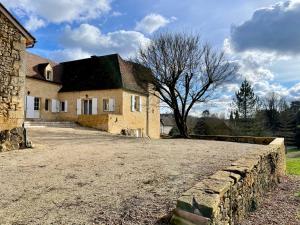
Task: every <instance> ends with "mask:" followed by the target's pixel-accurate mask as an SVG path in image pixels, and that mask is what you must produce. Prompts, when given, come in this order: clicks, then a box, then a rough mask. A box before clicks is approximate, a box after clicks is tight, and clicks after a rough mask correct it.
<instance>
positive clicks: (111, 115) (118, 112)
mask: <svg viewBox="0 0 300 225" xmlns="http://www.w3.org/2000/svg"><path fill="white" fill-rule="evenodd" d="M132 95H138V94H136V93H133V92H129V91H125V90H122V89H115V90H98V91H82V92H64V93H59V95H58V96H59V100H61V101H67V102H68V111H67V112H60V113H58V114H59V120H65V121H75V122H79V123H80V124H81V125H83V126H88V127H93V128H97V129H100V130H104V131H107V132H109V133H112V134H121V133H123V132H122V131H123V130H127V131H128V132H129V131H132V130H134V131H137V130H140V132H141V136H143V137H150V138H155V139H158V138H159V137H160V108H159V99H158V98H157V97H155V96H153V95H149V96H146V95H141V101H142V103H141V107H142V108H141V111H134V112H132V111H131V96H132ZM86 96H88V98H97V100H98V101H97V105H98V107H97V108H98V110H97V115H79V116H78V115H77V113H76V111H77V110H76V101H77V99H85V98H86ZM104 98H113V99H114V100H115V111H114V112H105V111H103V99H104ZM131 133H132V132H131Z"/></svg>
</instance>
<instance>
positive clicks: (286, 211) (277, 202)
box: [242, 176, 300, 225]
mask: <svg viewBox="0 0 300 225" xmlns="http://www.w3.org/2000/svg"><path fill="white" fill-rule="evenodd" d="M299 192H300V177H299V176H298V177H297V176H289V177H286V178H284V179H283V180H282V183H281V184H279V186H278V187H277V188H276V190H275V191H272V192H269V193H268V194H267V195H266V197H265V198H264V201H263V203H262V205H261V206H260V207H259V208H258V210H257V211H255V212H254V213H252V214H250V216H249V217H248V218H247V219H246V220H245V221H244V222H243V223H242V225H253V224H255V225H275V224H276V225H299V224H300V196H297V195H295V194H296V193H299Z"/></svg>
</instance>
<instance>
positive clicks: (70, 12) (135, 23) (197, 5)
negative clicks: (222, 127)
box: [0, 0, 300, 115]
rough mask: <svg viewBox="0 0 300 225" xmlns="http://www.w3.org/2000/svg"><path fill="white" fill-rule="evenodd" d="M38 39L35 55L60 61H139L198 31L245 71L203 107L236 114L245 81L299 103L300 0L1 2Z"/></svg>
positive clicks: (198, 108)
mask: <svg viewBox="0 0 300 225" xmlns="http://www.w3.org/2000/svg"><path fill="white" fill-rule="evenodd" d="M0 2H1V3H2V4H4V6H6V7H7V8H8V9H9V10H10V11H11V12H12V13H13V14H14V15H15V16H16V17H17V18H18V19H19V20H20V21H21V23H22V24H24V26H25V27H26V28H27V29H28V30H29V31H30V32H31V33H32V34H33V35H34V36H35V37H36V39H37V44H36V45H35V47H34V48H33V49H30V50H29V51H31V52H33V53H36V54H39V55H41V56H44V57H48V58H50V59H52V60H55V61H57V62H61V61H67V60H74V59H80V58H86V57H90V56H91V55H104V54H111V53H119V54H120V55H121V56H122V57H123V58H128V57H132V56H134V55H135V53H136V50H137V49H138V48H139V47H143V46H147V44H148V43H149V42H150V41H151V38H153V36H155V34H157V33H158V32H164V31H177V32H182V31H184V32H193V33H199V34H200V36H201V38H202V41H203V42H208V43H210V44H211V45H212V46H213V47H214V48H215V49H218V50H220V51H225V53H226V57H228V60H230V61H233V62H235V63H238V65H239V67H240V70H239V73H238V74H237V75H236V79H235V80H234V82H231V83H228V84H226V85H224V86H223V87H221V88H220V89H219V91H218V92H217V94H216V96H214V99H213V100H211V101H210V102H209V103H207V104H204V105H203V104H201V105H197V106H196V107H195V108H194V110H193V112H192V113H193V114H195V115H201V112H202V110H203V109H205V108H209V109H210V110H211V111H212V112H222V113H225V114H228V113H229V110H230V103H231V102H232V99H233V96H234V93H235V92H236V91H237V90H238V88H239V86H240V84H241V82H242V81H243V80H244V79H245V78H246V79H247V80H249V81H250V82H251V84H252V85H253V87H254V90H255V92H256V93H257V94H258V95H259V96H260V97H263V96H265V95H268V94H270V93H271V92H272V91H275V92H276V93H278V95H281V96H283V97H285V98H286V99H287V100H289V101H293V100H300V0H289V1H281V2H280V1H278V0H275V1H274V0H222V1H220V0H209V1H208V0H206V1H204V0H184V1H179V0H0Z"/></svg>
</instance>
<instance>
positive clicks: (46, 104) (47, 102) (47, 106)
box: [45, 99, 50, 111]
mask: <svg viewBox="0 0 300 225" xmlns="http://www.w3.org/2000/svg"><path fill="white" fill-rule="evenodd" d="M49 103H50V101H49V99H45V111H49Z"/></svg>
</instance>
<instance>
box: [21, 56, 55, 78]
mask: <svg viewBox="0 0 300 225" xmlns="http://www.w3.org/2000/svg"><path fill="white" fill-rule="evenodd" d="M49 64H50V65H51V67H52V69H53V82H54V83H61V67H60V65H59V64H58V63H56V62H53V61H51V60H49V59H46V58H43V57H41V56H38V55H35V54H32V53H29V52H26V76H27V77H31V78H35V79H38V80H44V81H47V80H46V78H45V76H44V70H45V68H46V66H47V65H49Z"/></svg>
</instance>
